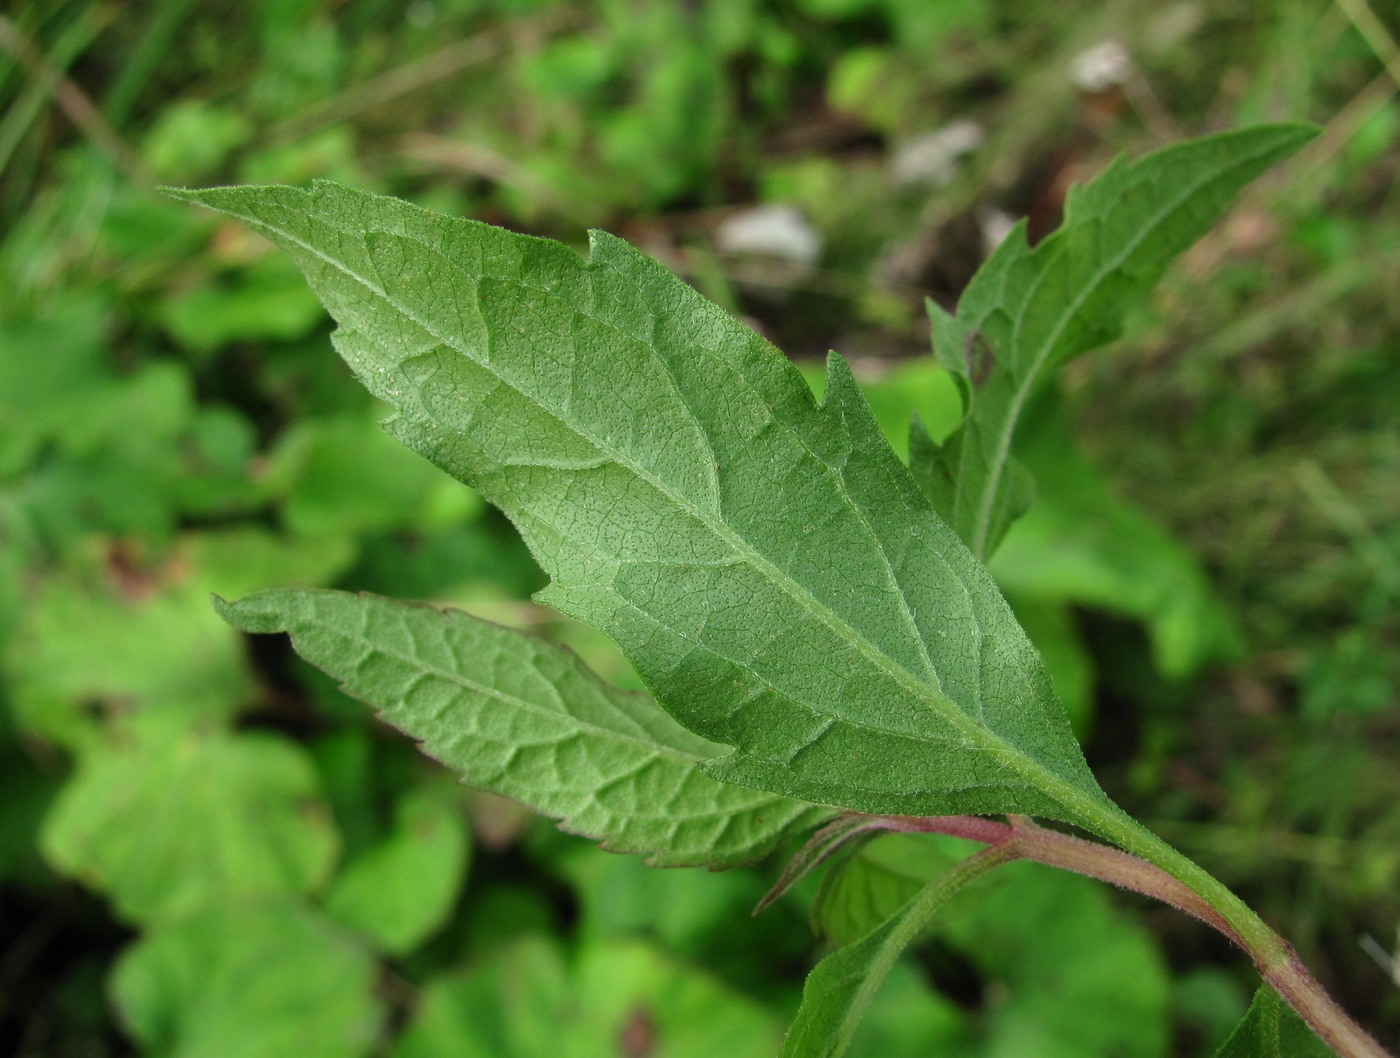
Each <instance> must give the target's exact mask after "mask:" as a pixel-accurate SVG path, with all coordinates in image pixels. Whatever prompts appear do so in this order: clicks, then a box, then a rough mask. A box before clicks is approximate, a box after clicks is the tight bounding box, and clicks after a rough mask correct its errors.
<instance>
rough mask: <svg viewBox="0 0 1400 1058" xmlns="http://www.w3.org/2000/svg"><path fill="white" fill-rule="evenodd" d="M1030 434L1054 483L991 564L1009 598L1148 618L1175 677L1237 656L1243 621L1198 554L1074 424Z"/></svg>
mask: <svg viewBox="0 0 1400 1058" xmlns="http://www.w3.org/2000/svg"><path fill="white" fill-rule="evenodd" d="M1028 425H1029V424H1028ZM1025 440H1026V442H1027V443H1026V445H1025V447H1024V451H1025V453H1026V456H1025V458H1026V465H1027V466H1028V467H1029V468H1030V469H1031V470H1032V471H1033V472H1034V473H1035V475H1036V479H1037V480H1038V481H1040V482H1043V483H1044V485H1043V487H1042V488H1041V489H1040V491H1039V493H1038V495H1037V496H1036V502H1035V506H1034V507H1033V508H1031V510H1030V511H1029V512H1028V513H1027V514H1026V516H1025V517H1024V518H1022V519H1021V520H1020V521H1019V522H1017V523H1016V525H1015V526H1014V527H1013V528H1012V529H1011V531H1010V532H1009V533H1008V534H1007V536H1006V540H1005V541H1004V542H1003V544H1002V546H1001V548H1000V549H999V550H998V551H997V553H996V556H995V557H994V558H993V559H992V560H991V562H990V563H989V565H990V566H991V570H992V572H993V573H994V574H995V575H996V578H997V583H998V584H1000V585H1001V586H1002V589H1003V590H1004V591H1005V592H1006V593H1007V595H1008V596H1010V597H1011V598H1012V599H1013V600H1014V601H1015V602H1016V603H1018V604H1019V603H1020V602H1021V601H1022V600H1025V601H1027V602H1031V601H1035V602H1040V603H1041V604H1046V603H1051V604H1053V603H1075V604H1078V605H1081V606H1086V607H1092V608H1094V609H1098V610H1103V611H1106V612H1108V613H1114V614H1119V615H1121V616H1125V617H1131V618H1134V619H1136V620H1138V621H1141V622H1142V623H1143V624H1144V625H1145V626H1146V629H1147V632H1148V635H1149V637H1150V639H1151V642H1152V653H1153V657H1154V660H1155V661H1156V663H1157V667H1158V669H1159V670H1160V671H1161V672H1162V674H1163V675H1165V676H1169V677H1173V678H1180V677H1183V676H1188V675H1190V674H1191V673H1193V672H1195V671H1197V670H1198V669H1200V667H1201V666H1202V665H1205V664H1207V663H1209V662H1212V661H1220V660H1224V659H1227V658H1230V657H1232V656H1233V655H1234V654H1236V653H1237V652H1238V650H1239V634H1238V632H1237V631H1236V630H1235V627H1234V622H1233V620H1232V618H1231V615H1230V613H1229V611H1228V610H1227V609H1226V608H1225V606H1224V605H1223V604H1222V603H1221V602H1220V600H1219V599H1217V598H1216V596H1215V594H1214V592H1213V591H1212V589H1211V586H1210V581H1209V579H1208V578H1207V577H1206V574H1205V571H1204V570H1203V569H1202V568H1201V565H1200V563H1199V562H1198V561H1197V560H1196V558H1195V556H1194V555H1192V554H1191V552H1190V551H1188V550H1187V549H1186V548H1185V547H1183V546H1182V545H1181V544H1180V543H1179V542H1177V541H1176V540H1175V539H1173V538H1172V536H1171V534H1170V533H1169V532H1167V530H1166V529H1165V528H1164V527H1163V526H1162V525H1161V524H1159V523H1158V522H1156V521H1154V520H1153V519H1152V518H1150V517H1149V516H1148V515H1147V514H1146V513H1144V512H1143V511H1141V510H1139V509H1137V508H1136V507H1133V506H1132V505H1130V504H1128V503H1126V502H1124V501H1123V500H1121V499H1119V498H1118V497H1117V496H1116V495H1114V493H1113V490H1112V489H1111V488H1110V487H1109V483H1108V482H1107V481H1106V480H1105V478H1104V476H1103V474H1102V473H1101V472H1100V471H1099V470H1098V469H1097V468H1095V467H1094V466H1093V465H1091V464H1090V463H1089V462H1088V461H1087V460H1086V459H1085V458H1084V456H1083V455H1081V454H1080V452H1079V451H1078V449H1077V448H1076V446H1075V445H1074V443H1073V441H1072V439H1071V438H1070V435H1069V430H1068V429H1067V428H1066V426H1065V425H1064V423H1063V422H1062V421H1060V420H1059V419H1058V418H1057V417H1049V416H1047V417H1045V418H1044V419H1043V420H1042V421H1039V422H1036V423H1035V424H1034V425H1032V426H1031V428H1030V429H1029V430H1028V431H1027V435H1026V437H1025ZM1019 612H1020V611H1019V610H1018V613H1019ZM1023 623H1024V622H1023ZM1028 631H1031V633H1032V635H1034V631H1035V630H1034V629H1030V628H1028ZM1043 649H1044V647H1042V650H1043ZM1062 697H1063V695H1062Z"/></svg>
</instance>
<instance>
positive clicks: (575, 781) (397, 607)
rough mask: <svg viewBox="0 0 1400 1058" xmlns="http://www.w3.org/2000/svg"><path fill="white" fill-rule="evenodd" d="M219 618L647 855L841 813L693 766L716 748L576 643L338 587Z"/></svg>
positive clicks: (757, 852)
mask: <svg viewBox="0 0 1400 1058" xmlns="http://www.w3.org/2000/svg"><path fill="white" fill-rule="evenodd" d="M219 612H220V613H221V614H222V615H223V616H224V618H225V619H226V620H228V621H230V622H231V623H233V624H234V625H236V626H238V627H239V628H242V629H243V630H244V631H248V632H289V633H290V634H291V636H292V642H293V644H294V645H295V646H296V649H297V651H298V653H300V654H301V655H302V657H304V658H306V660H307V661H309V662H311V663H312V664H313V665H315V666H317V667H318V668H320V669H322V670H324V671H325V672H326V673H327V674H329V675H330V676H332V677H333V678H335V679H337V680H339V681H341V683H342V684H343V685H344V688H345V690H346V691H347V692H348V693H350V694H352V695H354V696H355V697H357V698H360V699H361V700H363V701H365V702H368V703H369V704H370V705H372V706H374V708H375V709H376V710H378V711H379V713H380V715H381V716H382V717H383V718H384V719H385V720H387V721H388V722H389V723H391V724H393V725H394V726H395V727H398V728H400V729H401V730H403V731H405V732H406V733H408V734H409V735H411V736H412V737H413V738H415V739H417V740H418V741H420V742H421V743H422V744H423V749H424V750H425V752H427V753H428V754H429V755H430V756H432V757H434V758H436V759H437V760H440V761H442V762H443V763H444V764H446V765H447V766H448V767H450V768H452V769H454V770H455V771H457V772H458V773H460V774H461V775H462V776H463V778H464V781H466V782H467V783H469V784H470V785H472V786H475V787H477V788H478V789H483V790H490V791H491V792H493V793H498V794H502V795H504V796H506V797H511V798H514V799H516V800H518V801H521V802H523V803H524V804H527V805H529V806H530V807H531V808H533V809H534V810H535V811H537V812H542V813H544V814H545V815H549V816H554V817H556V818H558V819H560V820H562V825H563V826H564V827H565V828H566V829H568V830H571V831H573V832H575V833H578V834H585V835H588V836H589V837H594V838H599V839H601V840H603V841H604V842H605V844H606V845H607V847H609V848H611V849H614V850H616V851H619V852H641V853H646V854H647V856H648V857H649V859H650V860H651V862H653V863H656V864H663V865H668V866H677V865H681V864H708V865H711V866H720V865H729V864H734V863H739V862H743V861H745V860H752V859H756V858H757V857H759V856H761V855H762V854H763V853H765V852H767V851H768V850H769V849H770V848H771V847H772V846H773V844H774V843H776V842H777V841H779V840H781V839H782V837H783V836H784V835H786V834H787V833H789V832H790V831H794V830H800V829H802V828H805V827H808V826H813V825H815V824H817V823H819V822H821V821H822V820H823V819H825V818H826V817H827V816H828V815H829V813H828V812H827V811H826V810H824V809H820V808H817V807H815V806H813V805H810V804H804V803H802V802H800V801H794V800H790V799H788V798H784V797H775V796H773V795H771V794H764V793H760V792H757V791H754V790H749V789H744V788H742V787H736V786H729V785H726V784H724V783H721V782H718V781H716V780H714V779H711V778H710V777H709V776H707V775H705V773H704V772H702V771H701V770H700V769H699V768H698V767H697V764H698V763H699V762H700V761H701V760H703V759H705V758H707V757H710V756H713V754H714V753H715V752H716V751H717V749H718V747H715V746H713V745H711V744H709V743H707V742H705V741H704V740H703V739H700V738H697V737H695V736H694V735H692V734H690V732H688V731H686V730H684V729H683V728H681V727H680V726H679V725H678V724H676V723H674V722H673V721H672V720H671V719H670V718H669V717H668V716H666V714H665V713H663V712H662V711H661V710H659V709H657V708H656V707H655V705H654V704H653V703H652V702H651V701H649V700H648V699H647V698H646V696H645V695H641V694H634V693H628V692H625V691H619V690H617V689H615V688H613V687H610V686H608V685H607V684H605V683H603V682H602V681H601V680H599V679H598V678H597V677H596V676H594V675H593V674H592V673H591V672H589V670H588V669H587V668H586V667H585V666H584V665H583V663H582V662H580V661H579V659H578V658H577V657H576V656H574V655H573V654H572V653H571V652H569V651H567V650H563V649H561V648H559V647H555V646H551V645H550V644H548V643H546V642H544V641H543V640H541V639H538V638H536V637H534V636H529V635H525V634H523V633H521V632H516V631H512V630H511V629H508V628H502V627H500V626H499V625H493V624H491V623H489V622H487V621H483V620H480V619H478V618H474V617H471V616H469V615H467V614H464V613H461V612H460V611H454V610H447V611H441V610H436V609H434V608H433V607H431V606H424V605H420V604H416V603H407V602H400V601H397V600H394V599H385V598H381V597H379V596H375V595H351V594H349V593H346V592H334V591H310V590H307V591H301V590H285V591H277V590H274V591H264V592H258V593H256V594H254V595H250V596H248V597H247V598H246V599H243V600H241V601H239V602H236V603H223V602H220V603H219Z"/></svg>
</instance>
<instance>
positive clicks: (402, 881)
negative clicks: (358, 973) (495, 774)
mask: <svg viewBox="0 0 1400 1058" xmlns="http://www.w3.org/2000/svg"><path fill="white" fill-rule="evenodd" d="M396 816H397V818H396V819H395V825H394V829H393V831H392V833H390V834H389V836H388V837H387V838H385V839H384V840H383V841H381V842H379V843H378V844H376V845H374V846H372V847H371V848H369V849H367V850H366V851H365V852H363V853H362V854H361V855H359V856H357V857H356V858H354V859H352V860H351V861H350V862H349V863H348V864H346V865H345V868H344V869H343V870H342V871H341V872H340V874H339V875H338V876H337V877H336V879H335V884H334V885H332V886H331V890H330V892H329V893H328V894H327V895H326V910H327V911H328V912H329V913H330V914H331V915H332V916H333V917H334V918H336V919H338V920H339V921H341V922H344V923H345V924H346V925H348V926H351V927H353V928H354V929H355V930H357V931H358V932H359V933H361V934H362V935H364V936H366V937H369V938H370V939H371V940H373V941H374V942H375V944H376V945H377V946H378V947H379V948H381V949H382V950H384V951H386V952H389V953H391V954H394V955H404V954H406V953H408V952H410V951H412V950H413V949H414V948H416V947H417V946H418V945H419V944H420V943H421V942H422V941H423V940H424V939H425V938H427V937H428V936H429V935H430V934H432V933H433V931H434V930H436V929H437V928H438V927H439V926H441V925H442V924H443V922H444V921H445V920H446V919H447V916H448V915H449V914H450V913H451V911H452V906H453V904H454V902H455V901H456V899H457V894H458V893H459V892H460V891H461V888H462V882H463V879H464V877H465V874H466V869H467V851H468V846H467V839H466V830H465V827H464V825H463V823H464V820H463V818H462V816H461V814H460V813H458V812H455V811H453V808H452V806H451V805H450V804H446V803H444V802H443V799H442V798H441V797H435V796H433V795H431V794H424V793H410V794H407V795H405V796H404V797H403V798H402V799H401V800H400V801H399V804H398V809H397V813H396Z"/></svg>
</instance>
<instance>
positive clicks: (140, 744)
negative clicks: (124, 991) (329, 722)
mask: <svg viewBox="0 0 1400 1058" xmlns="http://www.w3.org/2000/svg"><path fill="white" fill-rule="evenodd" d="M150 726H151V727H152V728H153V730H147V731H142V732H141V733H140V734H139V736H138V737H136V738H130V737H127V736H126V735H124V736H123V737H122V738H121V739H119V740H118V739H114V740H113V741H112V742H111V743H110V744H107V745H104V746H98V747H96V748H95V749H94V750H93V751H92V752H90V753H89V754H87V755H86V756H85V757H84V759H83V761H82V762H81V764H80V765H79V768H78V771H77V774H76V775H75V776H74V777H73V779H72V780H71V781H70V782H69V783H68V784H67V785H65V786H64V787H63V790H62V791H61V792H60V794H59V796H58V798H57V800H56V801H55V803H54V806H53V809H52V810H51V812H50V813H49V815H48V817H47V818H46V819H45V821H44V829H43V833H42V835H41V845H42V850H43V853H44V856H45V858H46V859H47V860H48V861H49V863H50V864H51V865H52V866H53V867H54V868H55V869H56V870H58V871H60V872H61V873H63V874H67V875H72V876H73V877H76V878H78V879H79V880H81V881H82V882H84V883H85V884H87V885H90V886H92V887H93V888H95V889H98V890H100V891H101V892H103V893H104V894H105V895H106V896H107V897H108V898H109V899H110V900H111V901H112V904H113V905H114V907H115V909H116V912H117V914H118V916H119V917H120V918H122V919H124V920H126V921H130V922H153V921H170V920H173V919H178V918H181V917H183V916H187V915H191V914H195V913H197V912H200V911H202V910H204V909H205V908H209V907H219V906H223V905H225V904H227V903H229V902H230V901H235V900H241V899H251V898H255V897H257V898H260V897H268V896H277V895H282V894H298V893H305V892H308V891H310V890H312V889H315V888H316V887H318V886H319V885H321V884H322V883H323V882H324V881H325V880H326V877H327V875H328V874H329V873H330V870H331V867H332V866H333V864H334V862H335V857H336V854H337V853H338V851H339V839H338V837H337V835H336V833H335V831H334V829H333V828H332V826H331V822H330V813H329V812H328V811H327V810H326V808H325V806H324V805H323V804H321V803H320V802H319V801H318V800H317V798H316V794H317V790H316V776H315V770H314V769H313V767H312V765H311V762H310V760H308V759H307V757H306V756H305V755H304V754H303V753H302V751H301V749H300V747H298V746H297V745H296V744H295V743H292V742H289V741H287V740H285V739H283V738H280V737H277V736H273V735H269V734H254V733H248V734H238V735H234V734H229V733H226V732H214V733H210V734H207V735H203V734H198V733H195V732H191V731H183V730H180V729H179V728H178V727H176V726H175V725H173V724H170V723H166V724H163V725H158V726H157V725H150ZM211 821H217V825H211Z"/></svg>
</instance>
